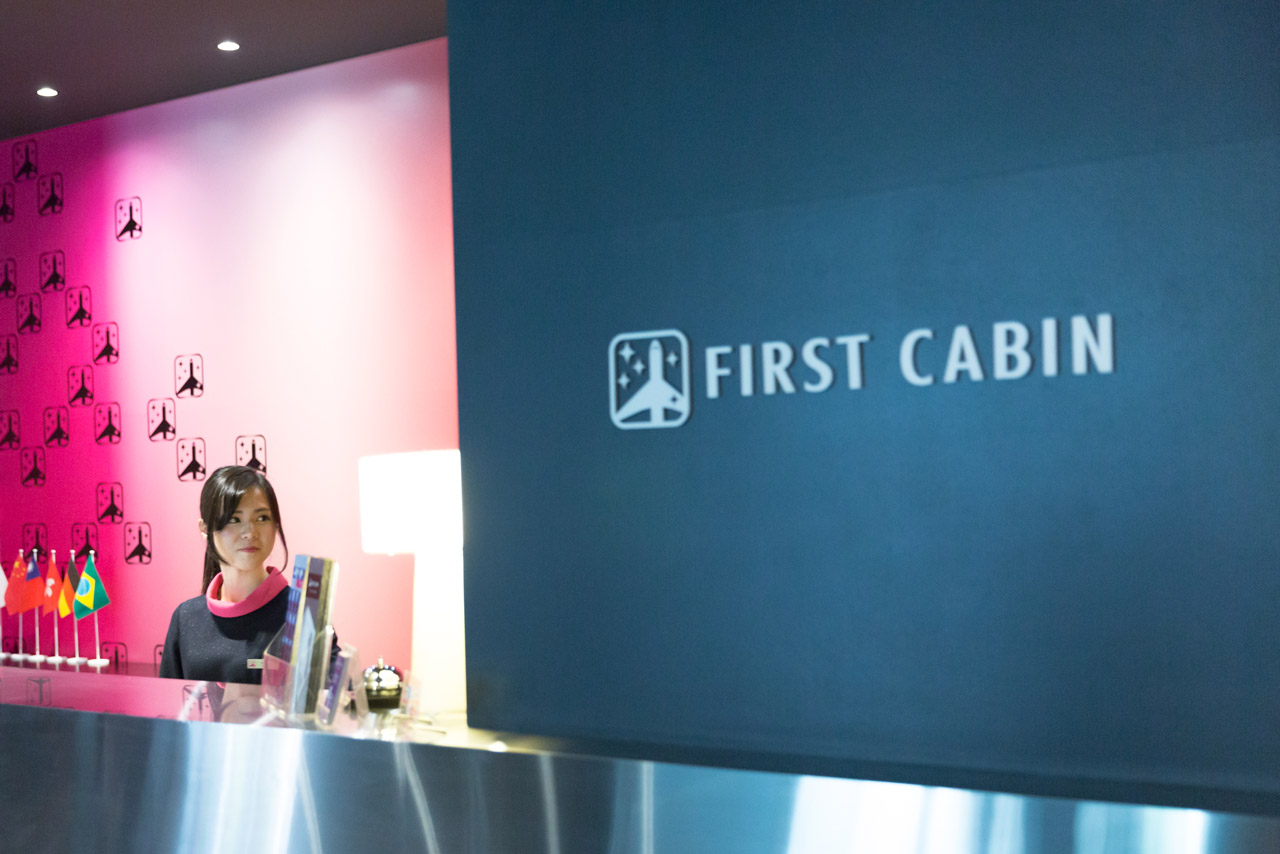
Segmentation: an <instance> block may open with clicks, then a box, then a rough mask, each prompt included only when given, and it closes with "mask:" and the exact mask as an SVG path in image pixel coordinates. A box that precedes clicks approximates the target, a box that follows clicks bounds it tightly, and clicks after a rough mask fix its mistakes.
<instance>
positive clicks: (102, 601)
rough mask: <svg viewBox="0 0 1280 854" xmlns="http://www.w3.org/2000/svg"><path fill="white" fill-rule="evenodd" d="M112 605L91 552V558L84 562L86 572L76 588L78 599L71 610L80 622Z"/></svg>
mask: <svg viewBox="0 0 1280 854" xmlns="http://www.w3.org/2000/svg"><path fill="white" fill-rule="evenodd" d="M110 604H111V598H110V597H109V596H107V588H105V587H103V586H102V579H101V578H100V577H99V576H98V567H97V566H95V565H94V563H93V552H89V558H88V560H86V561H85V562H84V572H83V573H81V574H80V584H79V585H78V586H77V587H76V598H75V601H73V602H72V603H71V609H72V610H73V611H75V615H76V619H77V620H79V619H80V618H81V617H87V616H89V615H90V614H92V613H93V612H94V611H96V610H98V609H99V608H101V607H103V606H105V605H110Z"/></svg>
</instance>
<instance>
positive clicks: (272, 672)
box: [262, 555, 363, 723]
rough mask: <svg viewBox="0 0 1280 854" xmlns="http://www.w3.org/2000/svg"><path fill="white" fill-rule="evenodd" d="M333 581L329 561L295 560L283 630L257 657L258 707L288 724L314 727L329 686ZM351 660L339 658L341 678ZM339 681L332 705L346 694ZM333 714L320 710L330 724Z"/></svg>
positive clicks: (330, 710)
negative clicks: (259, 671)
mask: <svg viewBox="0 0 1280 854" xmlns="http://www.w3.org/2000/svg"><path fill="white" fill-rule="evenodd" d="M337 578H338V565H337V563H335V562H334V561H332V560H329V559H327V558H320V557H311V556H309V555H298V556H297V557H296V558H295V559H294V562H293V583H292V585H291V586H290V589H289V610H288V612H287V613H286V615H285V622H284V625H283V626H282V627H281V628H280V631H279V632H277V633H276V636H275V638H273V639H272V641H271V643H270V644H268V645H267V649H266V651H265V652H264V653H263V656H262V700H263V703H264V704H265V705H266V706H267V708H268V709H270V710H271V711H273V712H275V713H276V714H278V715H280V716H282V717H284V718H285V719H286V720H288V721H290V722H293V723H312V722H315V721H316V711H317V703H318V701H319V700H320V695H321V691H322V689H324V688H326V687H328V685H329V683H330V682H332V680H331V679H330V678H329V677H330V670H331V668H330V660H329V659H330V654H331V652H332V651H333V637H334V633H333V626H331V625H330V624H329V614H330V611H331V608H332V604H333V594H334V591H335V590H336V588H337ZM354 656H355V651H354V650H352V651H351V653H350V654H349V655H346V656H345V657H344V656H343V654H342V653H341V652H339V653H338V656H337V658H336V659H335V662H334V663H335V664H341V670H342V673H343V674H346V673H347V672H349V670H350V666H351V661H352V659H353V658H354ZM342 678H345V677H340V678H339V681H338V682H337V683H335V684H337V685H340V686H342V688H343V690H342V691H338V690H334V691H331V692H330V693H331V696H332V697H333V702H334V703H335V704H336V702H337V700H338V696H339V694H342V693H345V688H346V686H345V684H344V683H343V682H342ZM361 688H362V689H363V684H361ZM336 708H337V706H336V705H334V706H333V707H332V708H328V707H326V708H325V710H324V711H325V715H326V716H327V717H328V718H329V723H332V721H333V718H334V712H335V711H336Z"/></svg>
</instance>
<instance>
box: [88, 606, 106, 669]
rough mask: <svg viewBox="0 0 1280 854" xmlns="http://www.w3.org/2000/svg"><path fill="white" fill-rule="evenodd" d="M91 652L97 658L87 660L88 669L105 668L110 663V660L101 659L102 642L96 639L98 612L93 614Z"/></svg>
mask: <svg viewBox="0 0 1280 854" xmlns="http://www.w3.org/2000/svg"><path fill="white" fill-rule="evenodd" d="M93 651H94V654H96V655H97V656H98V657H97V658H91V659H89V666H90V667H106V666H107V665H108V664H110V663H111V660H110V659H107V658H103V657H102V641H100V640H99V639H98V612H97V611H94V612H93Z"/></svg>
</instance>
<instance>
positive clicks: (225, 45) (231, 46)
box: [218, 39, 240, 51]
mask: <svg viewBox="0 0 1280 854" xmlns="http://www.w3.org/2000/svg"><path fill="white" fill-rule="evenodd" d="M239 49H240V45H238V44H236V43H235V42H233V41H232V40H231V39H227V40H226V41H224V42H218V50H228V51H230V50H239Z"/></svg>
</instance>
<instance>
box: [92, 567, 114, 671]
mask: <svg viewBox="0 0 1280 854" xmlns="http://www.w3.org/2000/svg"><path fill="white" fill-rule="evenodd" d="M89 559H90V560H92V559H93V549H89ZM93 653H94V655H96V656H97V658H91V659H89V666H90V667H106V666H107V665H108V664H110V663H111V662H110V660H108V659H106V658H103V657H102V641H101V640H100V639H99V637H98V612H97V610H94V612H93Z"/></svg>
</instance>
